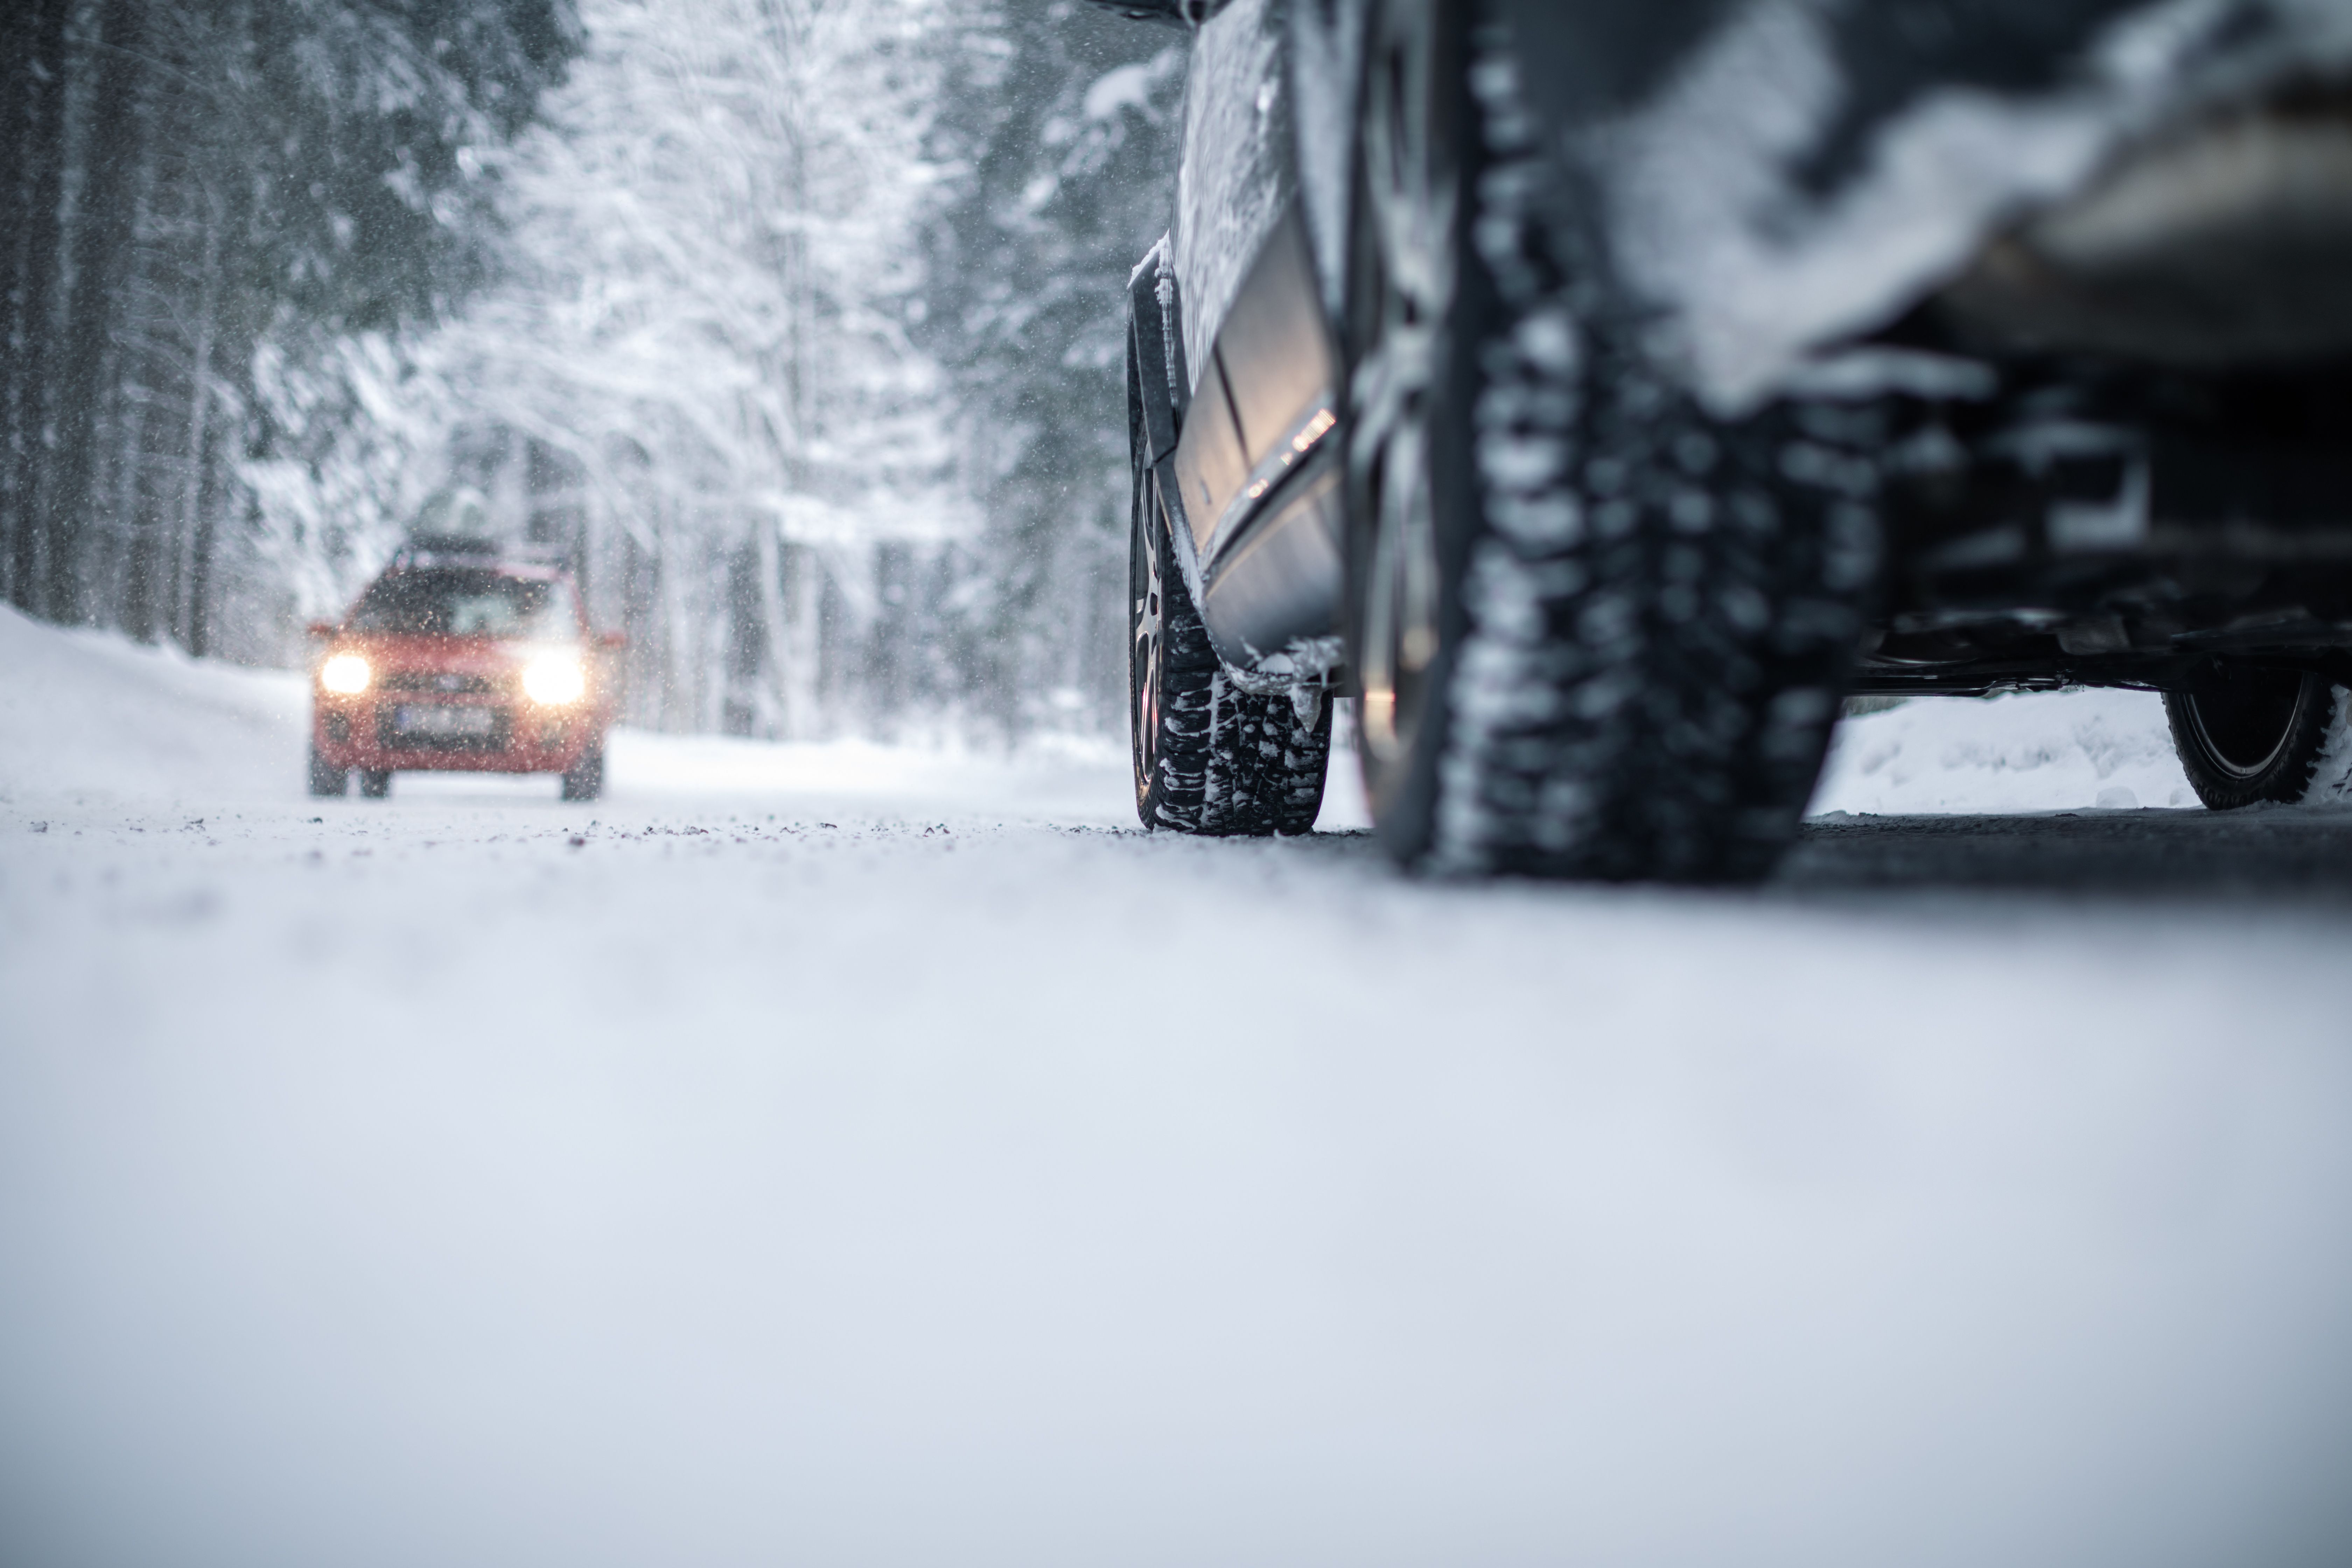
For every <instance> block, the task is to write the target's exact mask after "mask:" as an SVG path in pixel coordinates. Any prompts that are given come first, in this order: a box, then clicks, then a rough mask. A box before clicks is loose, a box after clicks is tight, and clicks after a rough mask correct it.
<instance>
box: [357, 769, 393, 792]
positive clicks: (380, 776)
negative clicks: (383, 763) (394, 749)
mask: <svg viewBox="0 0 2352 1568" xmlns="http://www.w3.org/2000/svg"><path fill="white" fill-rule="evenodd" d="M391 793H392V770H391V769H390V768H362V769H361V770H360V794H362V795H365V796H366V797H367V798H368V799H370V800H382V799H383V797H384V796H386V795H390V794H391Z"/></svg>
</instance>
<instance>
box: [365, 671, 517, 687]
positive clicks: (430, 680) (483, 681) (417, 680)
mask: <svg viewBox="0 0 2352 1568" xmlns="http://www.w3.org/2000/svg"><path fill="white" fill-rule="evenodd" d="M383 689H384V690H386V691H450V692H457V691H470V692H486V691H496V690H497V689H499V683H498V682H497V681H495V680H493V679H490V678H489V677H488V676H487V675H438V674H435V673H433V672H432V671H430V670H398V671H395V672H394V673H393V674H391V675H387V676H385V677H384V678H383Z"/></svg>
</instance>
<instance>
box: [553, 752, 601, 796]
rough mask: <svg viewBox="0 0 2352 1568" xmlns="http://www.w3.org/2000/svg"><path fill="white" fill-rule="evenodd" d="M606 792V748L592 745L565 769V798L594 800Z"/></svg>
mask: <svg viewBox="0 0 2352 1568" xmlns="http://www.w3.org/2000/svg"><path fill="white" fill-rule="evenodd" d="M603 794H604V747H603V746H601V745H598V746H592V747H590V748H589V749H588V750H587V751H584V752H581V753H580V760H579V761H578V762H576V763H572V766H571V767H569V768H567V769H565V770H564V773H563V798H564V799H566V800H594V799H596V798H597V797H598V796H599V795H603Z"/></svg>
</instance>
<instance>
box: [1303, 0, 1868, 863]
mask: <svg viewBox="0 0 2352 1568" xmlns="http://www.w3.org/2000/svg"><path fill="white" fill-rule="evenodd" d="M1483 9H1484V8H1483V7H1480V6H1476V5H1449V4H1446V3H1444V0H1380V3H1379V4H1377V5H1376V6H1375V8H1374V21H1373V32H1372V35H1371V37H1370V40H1369V44H1370V47H1369V48H1368V51H1367V53H1368V59H1367V72H1366V79H1365V92H1364V100H1363V102H1364V120H1363V127H1362V137H1361V146H1362V150H1363V151H1362V160H1361V168H1360V183H1359V185H1358V192H1357V200H1356V203H1355V213H1356V217H1355V228H1354V234H1353V240H1352V245H1351V254H1352V257H1353V260H1352V263H1351V265H1352V268H1353V279H1352V287H1351V300H1352V306H1351V310H1352V315H1351V320H1350V321H1349V337H1350V342H1352V344H1353V345H1354V348H1355V354H1356V360H1355V370H1354V374H1353V377H1352V382H1351V389H1350V396H1349V516H1350V522H1349V528H1350V536H1349V550H1348V557H1349V590H1348V604H1347V618H1348V626H1349V647H1350V654H1351V659H1352V663H1353V668H1354V670H1355V673H1356V678H1357V682H1358V688H1359V692H1360V701H1361V707H1360V726H1359V746H1360V753H1361V755H1362V758H1363V763H1364V771H1365V778H1366V784H1367V788H1368V793H1369V795H1370V799H1371V803H1372V807H1373V815H1374V820H1375V823H1376V824H1377V831H1378V836H1379V837H1380V838H1381V841H1382V842H1383V844H1384V845H1385V846H1386V847H1388V848H1389V849H1390V850H1391V852H1392V853H1393V854H1394V855H1395V856H1396V857H1397V858H1400V859H1401V860H1402V861H1404V862H1406V863H1407V864H1409V865H1418V866H1425V867H1428V868H1433V869H1440V870H1457V871H1503V872H1518V873H1528V874H1535V875H1542V876H1559V877H1571V878H1589V879H1611V880H1633V879H1657V880H1668V881H1686V882H1717V881H1738V880H1745V879H1755V878H1758V877H1760V876H1762V875H1764V874H1765V873H1767V872H1768V871H1769V869H1770V868H1771V867H1772V865H1773V864H1774V862H1775V860H1776V859H1777V858H1778V856H1779V854H1780V851H1781V850H1782V848H1783V847H1785V846H1786V845H1787V844H1788V843H1789V842H1790V841H1791V840H1792V839H1793V837H1795V833H1796V829H1797V827H1798V826H1799V824H1800V822H1801V818H1802V815H1803V811H1804V807H1805V805H1806V802H1807V800H1808V798H1809V797H1810V795H1811V791H1812V788H1813V785H1814V783H1815V782H1816V779H1817V777H1818V774H1819V772H1820V767H1821V762H1822V755H1823V752H1824V751H1825V749H1826V746H1827V743H1828V739H1829V735H1830V731H1831V728H1832V724H1833V722H1834V720H1835V717H1836V713H1837V710H1838V703H1839V699H1840V697H1841V695H1842V693H1843V684H1844V680H1845V677H1846V672H1847V669H1848V668H1849V666H1850V663H1851V660H1852V658H1853V651H1854V647H1855V645H1856V642H1857V640H1858V637H1859V636H1860V633H1861V629H1862V624H1863V621H1862V610H1863V605H1864V599H1865V597H1866V595H1867V594H1868V592H1869V590H1870V588H1871V586H1872V584H1874V581H1875V575H1876V569H1877V553H1878V552H1877V540H1878V530H1877V520H1876V516H1875V512H1874V506H1873V497H1874V489H1875V469H1874V465H1873V463H1872V461H1871V454H1872V452H1873V451H1874V447H1875V445H1876V443H1877V441H1878V439H1879V437H1878V433H1877V428H1876V425H1875V416H1874V411H1873V410H1871V409H1868V408H1866V407H1853V406H1844V405H1789V404H1776V405H1770V406H1768V407H1766V408H1765V409H1763V410H1761V411H1760V412H1758V413H1756V414H1754V415H1753V416H1748V417H1744V418H1738V419H1725V418H1719V417H1717V416H1713V415H1711V414H1710V413H1709V412H1707V411H1706V410H1705V409H1704V408H1702V407H1700V406H1699V405H1697V404H1696V401H1695V400H1694V399H1693V398H1692V397H1691V396H1689V395H1687V394H1685V393H1684V392H1682V391H1681V390H1679V389H1678V388H1677V387H1675V386H1674V385H1673V384H1669V383H1668V382H1667V381H1666V380H1665V379H1664V377H1663V376H1662V375H1661V374H1658V373H1657V372H1656V371H1655V370H1654V368H1653V367H1652V364H1651V362H1650V360H1649V359H1648V358H1647V357H1646V355H1645V354H1644V353H1643V352H1642V351H1643V346H1644V337H1643V322H1642V321H1641V320H1640V317H1639V315H1638V312H1637V311H1636V310H1633V309H1632V308H1630V307H1628V306H1627V305H1625V304H1624V303H1623V302H1622V301H1623V299H1624V296H1623V293H1622V290H1619V289H1616V288H1614V286H1613V284H1612V279H1611V278H1610V276H1609V274H1608V272H1607V269H1606V268H1605V266H1603V265H1602V264H1601V263H1600V262H1599V261H1598V260H1597V259H1596V258H1597V257H1599V256H1600V255H1601V247H1600V246H1599V245H1598V244H1597V243H1595V242H1594V241H1593V240H1592V239H1591V237H1589V236H1587V237H1580V236H1578V235H1577V234H1576V233H1575V232H1574V229H1573V227H1572V226H1571V225H1569V224H1565V223H1560V222H1554V221H1550V220H1549V219H1546V218H1541V217H1539V216H1538V213H1539V212H1559V211H1563V210H1565V211H1571V212H1572V211H1576V210H1583V211H1591V210H1594V208H1593V206H1592V205H1591V203H1589V202H1586V203H1582V204H1579V202H1578V201H1577V199H1576V195H1575V191H1574V189H1573V186H1572V184H1571V183H1572V182H1573V181H1574V180H1575V178H1576V175H1575V173H1574V171H1573V170H1572V169H1570V168H1569V167H1567V166H1565V165H1564V164H1563V163H1562V162H1561V160H1559V158H1558V157H1556V156H1553V155H1550V154H1548V153H1545V152H1543V151H1542V150H1541V147H1540V145H1539V144H1538V139H1537V137H1536V135H1535V133H1534V132H1533V130H1532V129H1531V127H1532V125H1533V123H1534V122H1533V121H1532V119H1531V117H1530V116H1529V115H1528V112H1527V111H1526V110H1525V109H1524V108H1523V107H1522V105H1521V102H1520V100H1519V96H1518V94H1519V85H1518V76H1517V70H1518V61H1517V58H1516V56H1515V54H1514V51H1513V48H1512V45H1511V40H1510V39H1509V38H1508V37H1507V36H1504V35H1503V34H1502V33H1501V32H1500V31H1499V30H1498V29H1497V28H1496V26H1494V25H1493V24H1492V23H1490V22H1488V21H1486V19H1484V18H1483V17H1482V16H1480V12H1481V11H1482V10H1483Z"/></svg>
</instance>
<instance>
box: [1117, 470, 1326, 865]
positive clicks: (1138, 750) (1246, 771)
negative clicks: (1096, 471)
mask: <svg viewBox="0 0 2352 1568" xmlns="http://www.w3.org/2000/svg"><path fill="white" fill-rule="evenodd" d="M1168 527H1169V521H1168V514H1167V510H1166V508H1165V505H1164V503H1163V502H1162V500H1161V499H1160V483H1159V478H1158V476H1157V475H1156V474H1155V473H1154V472H1153V471H1152V470H1151V469H1150V468H1142V467H1140V466H1139V468H1138V469H1137V472H1136V479H1135V503H1134V508H1133V528H1132V532H1131V536H1130V538H1129V568H1128V588H1129V593H1128V602H1129V616H1128V629H1129V658H1128V721H1129V735H1130V737H1131V739H1132V741H1133V743H1134V745H1133V749H1134V760H1135V809H1136V815H1137V816H1138V817H1139V818H1140V819H1141V820H1142V823H1143V826H1146V827H1150V828H1169V829H1171V830H1173V831H1175V832H1178V833H1196V834H1203V835H1210V836H1223V837H1241V836H1257V837H1263V836H1265V835H1268V834H1276V833H1285V834H1297V833H1307V832H1311V831H1313V829H1314V826H1315V817H1316V815H1317V813H1318V812H1319V811H1320V810H1321V809H1322V805H1323V781H1324V778H1325V775H1326V773H1328V767H1329V763H1330V755H1331V704H1330V702H1329V701H1328V700H1327V699H1326V698H1325V696H1324V694H1323V692H1322V690H1321V689H1320V688H1319V687H1318V688H1307V689H1303V690H1302V691H1301V692H1299V693H1298V694H1297V695H1296V696H1293V695H1291V694H1289V693H1285V692H1276V693H1274V694H1272V695H1261V694H1256V693H1252V692H1247V691H1244V690H1242V689H1240V688H1239V687H1238V686H1236V685H1235V684H1234V680H1233V678H1232V676H1231V675H1229V674H1228V673H1227V672H1226V670H1225V669H1224V668H1223V664H1222V663H1221V662H1220V661H1219V660H1218V658H1217V655H1216V650H1215V649H1214V648H1213V647H1211V646H1210V643H1209V632H1208V628H1207V626H1204V625H1203V624H1202V620H1201V616H1200V612H1199V611H1198V610H1197V609H1196V608H1194V606H1193V604H1192V595H1191V594H1190V593H1189V592H1188V591H1187V590H1186V588H1185V586H1184V578H1183V574H1182V573H1181V571H1180V570H1179V569H1178V567H1177V564H1176V561H1175V558H1174V555H1173V554H1172V550H1171V540H1170V539H1169V536H1168Z"/></svg>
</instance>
